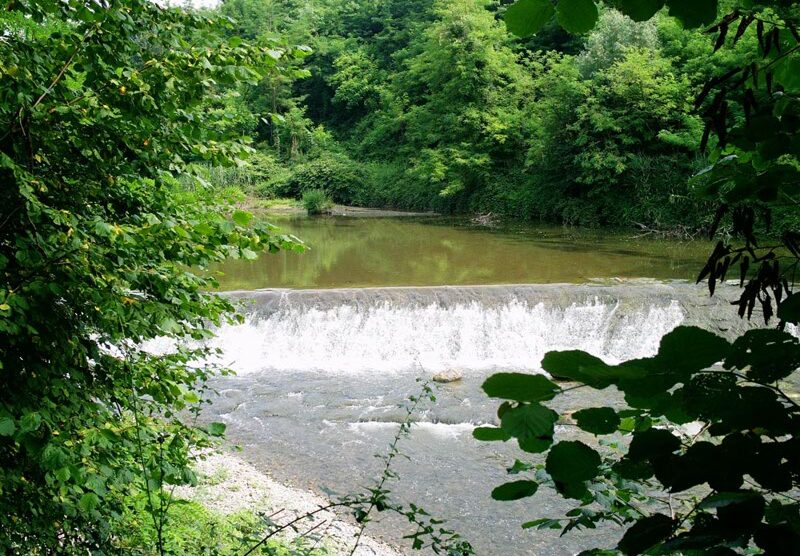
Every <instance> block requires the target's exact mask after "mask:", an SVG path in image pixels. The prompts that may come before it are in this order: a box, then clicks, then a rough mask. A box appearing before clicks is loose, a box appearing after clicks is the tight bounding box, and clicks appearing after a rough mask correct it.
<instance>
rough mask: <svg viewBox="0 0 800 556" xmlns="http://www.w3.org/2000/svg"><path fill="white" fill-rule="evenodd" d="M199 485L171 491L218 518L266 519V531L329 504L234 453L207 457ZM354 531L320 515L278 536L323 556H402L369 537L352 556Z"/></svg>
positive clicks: (326, 512) (329, 514)
mask: <svg viewBox="0 0 800 556" xmlns="http://www.w3.org/2000/svg"><path fill="white" fill-rule="evenodd" d="M195 472H196V473H197V474H198V477H199V479H200V480H199V482H198V485H197V486H194V487H189V486H182V487H178V488H176V489H175V493H174V495H175V497H176V498H177V499H181V500H188V501H191V502H194V503H197V504H200V505H201V506H203V507H204V508H206V509H208V510H209V511H211V512H214V513H216V514H219V515H220V516H233V515H237V514H239V515H241V514H250V515H258V516H267V517H268V518H269V521H270V522H271V523H272V524H274V525H273V526H272V527H270V528H267V527H265V529H264V532H263V534H264V535H266V534H267V533H268V532H269V529H274V528H276V527H280V526H282V525H285V524H287V523H290V522H292V521H294V520H296V519H297V518H300V517H301V516H304V515H307V514H310V513H311V512H315V511H317V510H319V508H321V507H325V506H327V505H329V504H330V502H329V501H328V500H325V499H323V498H322V497H320V496H317V495H316V494H313V493H311V492H308V491H305V490H300V489H297V488H293V487H290V486H286V485H283V484H281V483H278V482H277V481H275V480H273V479H272V478H270V477H269V476H268V475H267V474H265V473H263V472H261V471H260V470H259V469H257V468H256V467H254V466H253V465H250V464H249V463H246V462H244V461H242V460H241V459H239V458H238V457H236V456H235V455H233V454H230V453H226V452H220V453H212V454H208V455H207V456H206V457H205V458H204V459H201V460H199V461H198V462H197V464H196V465H195ZM265 525H266V523H265ZM357 534H358V528H357V527H356V526H355V525H353V524H352V523H349V522H347V521H346V520H345V519H344V518H343V516H340V515H338V514H336V513H334V512H333V511H330V510H324V511H320V512H319V513H317V514H315V515H314V516H313V517H310V518H308V519H304V520H301V521H299V522H298V523H297V524H296V526H295V527H289V528H287V529H286V530H285V531H282V532H281V533H280V534H279V535H276V537H275V538H276V539H277V540H280V541H283V543H285V544H286V545H287V546H292V545H294V544H296V543H297V541H298V539H301V538H302V541H303V542H302V546H303V550H304V551H306V552H305V553H311V552H312V551H313V553H314V554H324V555H326V556H349V555H351V554H353V555H354V556H400V555H401V554H402V552H400V551H398V550H396V549H394V548H392V547H391V546H389V545H387V544H385V543H383V542H381V541H380V540H377V539H374V538H372V537H369V536H363V537H362V538H361V540H360V542H359V546H358V548H357V549H356V551H355V552H352V548H353V545H354V543H355V538H356V535H357Z"/></svg>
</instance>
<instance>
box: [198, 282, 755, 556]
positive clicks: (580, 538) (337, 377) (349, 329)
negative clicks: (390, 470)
mask: <svg viewBox="0 0 800 556" xmlns="http://www.w3.org/2000/svg"><path fill="white" fill-rule="evenodd" d="M725 294H726V291H725V290H724V288H723V291H722V292H720V294H719V297H717V298H715V299H709V298H708V297H707V293H706V292H705V291H704V290H703V289H702V288H699V287H695V286H692V285H689V284H687V283H652V282H631V283H626V284H618V285H538V286H484V287H441V288H440V287H434V288H367V289H331V290H267V291H260V292H237V293H234V294H230V295H232V296H233V297H234V298H235V299H236V301H237V302H238V303H239V305H240V310H241V311H242V312H243V314H244V315H245V322H244V324H242V325H238V326H229V327H224V328H222V329H221V330H219V334H218V337H217V339H216V340H215V341H214V342H215V345H216V346H217V347H219V348H220V349H221V351H222V355H221V361H222V362H224V363H226V364H228V365H230V366H231V367H232V368H233V369H234V370H236V371H237V372H238V376H235V377H225V378H221V379H218V380H216V381H215V386H216V388H217V389H218V391H219V395H218V396H217V398H216V399H215V400H214V403H213V405H212V406H211V407H210V408H209V409H207V410H206V418H207V419H221V420H223V421H225V422H226V423H228V425H229V428H228V433H229V436H230V438H231V440H232V441H233V442H235V443H237V444H241V445H242V447H243V455H244V457H245V458H246V459H248V460H249V461H251V462H253V463H255V464H256V465H258V466H260V467H261V468H262V469H264V470H266V471H269V472H270V473H271V474H272V475H273V476H274V477H275V478H276V479H278V480H281V481H285V482H288V483H291V484H294V485H298V486H302V487H305V488H310V489H313V490H316V491H318V492H330V491H333V492H338V493H341V494H344V493H347V492H352V491H354V490H357V489H359V488H360V487H363V486H365V485H369V484H371V482H372V480H373V478H375V477H376V476H377V474H378V472H379V469H380V461H379V460H377V459H376V458H375V457H373V456H374V454H376V453H384V452H385V451H386V448H387V446H388V444H389V442H390V440H391V438H392V437H393V435H394V434H395V432H396V430H397V427H398V423H399V422H400V421H401V420H402V418H403V411H402V410H401V409H399V408H398V405H400V404H402V402H403V401H404V400H405V399H407V398H408V396H411V395H416V394H418V392H419V383H418V382H417V378H419V377H422V378H429V377H430V376H431V373H433V372H436V371H441V370H445V369H457V370H459V371H460V372H461V373H462V374H463V379H462V380H461V381H459V382H456V383H453V384H448V385H444V386H441V387H440V388H439V391H438V393H437V397H438V400H437V402H436V403H435V404H433V405H430V406H429V407H426V408H425V409H424V410H423V411H421V412H420V413H419V414H418V415H417V419H418V421H419V424H418V426H416V427H414V428H413V429H412V433H411V435H410V437H409V438H408V439H406V440H404V441H403V443H402V445H401V446H402V450H403V452H404V453H405V454H407V455H408V456H409V458H410V459H409V460H406V459H400V460H398V462H397V467H396V470H397V471H398V473H399V474H400V479H399V480H398V481H397V482H396V483H393V485H392V488H393V489H394V490H395V492H397V493H399V494H400V495H401V496H402V497H403V499H405V500H407V501H411V502H414V503H417V504H419V505H421V506H423V507H425V508H427V509H428V510H429V511H431V512H432V513H433V514H435V515H436V516H438V517H442V518H445V519H447V520H448V522H449V523H450V525H451V526H453V527H455V528H456V529H457V530H459V531H460V532H462V534H464V536H466V537H467V538H468V539H469V540H470V541H472V542H473V543H474V545H475V546H476V548H477V551H478V554H490V555H494V554H498V555H499V554H542V555H551V554H552V555H559V554H573V553H575V552H578V551H579V550H581V549H582V548H585V547H588V546H595V545H600V546H605V545H611V544H613V542H614V539H615V537H616V536H617V535H618V534H619V531H617V530H615V529H614V528H605V529H603V530H600V531H589V532H583V533H579V534H570V535H568V536H566V537H563V538H560V537H559V536H558V533H557V532H539V531H523V530H522V529H521V528H520V524H521V523H522V522H524V521H528V520H531V519H536V518H539V517H548V516H550V517H552V516H559V515H563V512H564V511H565V510H566V509H567V507H568V506H567V505H566V504H565V503H564V501H563V500H561V499H560V498H559V497H558V496H554V495H553V494H552V493H549V492H547V490H546V489H542V490H540V492H539V493H538V494H537V496H536V497H535V498H534V499H529V500H526V501H519V502H514V503H499V502H493V501H492V500H491V498H490V492H491V490H492V489H493V488H494V487H495V486H497V485H498V484H500V483H502V482H504V481H505V480H508V479H507V475H506V473H505V468H506V467H507V466H508V465H510V464H512V463H513V461H514V458H524V459H534V460H535V457H533V458H532V457H531V456H530V455H529V454H523V453H522V452H520V451H519V450H518V449H517V448H516V447H515V446H514V445H513V444H510V443H508V444H503V443H479V442H476V441H474V440H473V439H472V436H471V431H472V429H473V428H474V426H475V425H476V424H481V423H495V422H496V417H495V411H496V406H497V403H496V401H492V400H489V399H487V398H486V397H485V396H484V395H483V393H482V392H481V390H480V385H481V383H482V382H483V380H485V378H486V377H487V376H488V375H489V374H491V373H492V372H494V371H496V370H500V369H515V370H523V371H529V372H541V368H540V365H539V363H540V361H541V357H542V355H543V354H544V353H545V352H546V351H549V350H554V349H583V350H587V351H589V352H591V353H593V354H595V355H597V356H599V357H602V358H604V359H606V360H607V361H619V360H624V359H628V358H633V357H642V356H647V355H650V354H652V353H654V352H655V351H656V349H657V347H658V343H659V339H660V338H661V336H662V335H663V334H665V333H666V332H668V331H670V330H672V329H673V328H674V327H675V326H678V325H679V324H682V323H689V324H699V325H702V326H704V327H706V328H709V329H712V330H717V331H727V332H728V333H730V331H729V330H728V329H729V328H730V327H731V326H733V327H737V326H740V325H741V324H740V323H739V322H738V321H736V320H734V319H733V318H731V317H732V311H731V309H730V306H729V305H728V304H727V302H726V301H725V299H724V298H725ZM555 403H556V404H557V406H556V409H559V410H574V409H576V408H578V407H586V406H591V405H599V404H607V403H612V404H613V403H615V395H614V392H613V391H612V390H611V389H608V390H605V391H602V392H590V393H589V394H586V393H584V392H583V391H582V390H578V391H576V392H575V393H571V394H570V395H565V396H561V397H559V399H558V400H557V401H556V402H555ZM559 434H560V435H562V437H564V438H566V437H570V436H573V435H576V434H578V432H577V431H576V430H575V429H574V427H573V428H560V429H559ZM586 440H587V441H591V440H590V439H586ZM371 529H372V531H373V534H375V535H376V536H379V537H383V538H385V539H386V540H388V541H390V542H394V543H395V544H401V545H402V543H403V542H404V541H402V539H401V537H402V535H403V534H408V533H409V530H408V529H404V528H403V527H402V524H401V523H398V522H397V520H393V519H389V520H388V521H386V522H382V523H378V524H374V525H371Z"/></svg>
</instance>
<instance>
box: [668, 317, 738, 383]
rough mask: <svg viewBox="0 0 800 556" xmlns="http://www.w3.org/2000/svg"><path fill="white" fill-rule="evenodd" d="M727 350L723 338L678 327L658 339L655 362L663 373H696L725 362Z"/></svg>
mask: <svg viewBox="0 0 800 556" xmlns="http://www.w3.org/2000/svg"><path fill="white" fill-rule="evenodd" d="M729 349H730V344H729V343H728V341H727V340H726V339H725V338H721V337H720V336H717V335H716V334H713V333H711V332H708V331H707V330H703V329H702V328H698V327H696V326H679V327H677V328H676V329H675V330H673V331H672V332H670V333H669V334H667V335H666V336H664V337H663V338H662V339H661V345H660V346H659V348H658V355H657V356H656V358H655V360H656V361H657V363H659V364H661V365H663V366H664V367H665V370H667V369H670V370H677V371H680V372H682V373H687V372H695V371H700V370H703V369H707V368H708V367H710V366H712V365H713V364H714V363H718V362H720V361H722V360H723V359H725V357H726V356H727V355H728V350H729Z"/></svg>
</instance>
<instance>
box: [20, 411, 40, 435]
mask: <svg viewBox="0 0 800 556" xmlns="http://www.w3.org/2000/svg"><path fill="white" fill-rule="evenodd" d="M41 424H42V416H41V415H39V414H38V413H36V412H33V413H26V414H25V415H23V416H22V419H20V420H19V430H20V432H32V431H35V430H38V428H39V426H40V425H41Z"/></svg>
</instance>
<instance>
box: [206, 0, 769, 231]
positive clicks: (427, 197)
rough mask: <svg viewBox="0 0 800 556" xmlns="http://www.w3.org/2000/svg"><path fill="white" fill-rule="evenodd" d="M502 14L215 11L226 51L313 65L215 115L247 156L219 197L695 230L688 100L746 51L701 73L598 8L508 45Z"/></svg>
mask: <svg viewBox="0 0 800 556" xmlns="http://www.w3.org/2000/svg"><path fill="white" fill-rule="evenodd" d="M507 4H508V3H505V2H490V3H486V5H484V4H482V3H481V2H472V1H470V0H375V1H370V2H338V1H331V0H226V1H225V2H223V3H222V5H221V7H220V11H221V12H222V13H223V14H224V15H226V16H229V17H231V18H233V19H234V20H235V21H236V22H238V23H237V24H236V25H235V26H234V29H233V30H231V33H233V34H236V35H238V36H241V37H242V38H243V39H245V40H259V39H260V40H268V41H275V44H285V45H296V44H298V45H306V46H308V47H309V48H310V51H305V53H306V54H309V55H308V56H307V57H305V59H304V60H302V62H296V63H295V64H294V66H293V69H294V71H293V72H291V73H290V74H289V75H286V74H282V75H280V76H277V77H275V78H268V79H267V80H265V81H263V82H262V83H260V84H259V85H257V86H249V87H247V88H245V89H243V90H241V91H239V93H240V94H239V95H238V96H235V95H231V97H230V98H229V102H230V104H229V105H228V106H226V107H225V108H226V109H227V110H230V111H232V112H233V113H235V115H236V119H235V121H236V122H237V123H238V125H239V126H240V131H241V133H243V134H245V135H250V136H253V137H254V138H255V140H256V141H257V145H258V151H259V152H258V154H257V155H256V156H255V157H254V158H253V159H252V160H251V163H252V168H251V170H250V171H249V172H245V175H238V176H236V177H234V178H233V181H234V182H236V183H243V184H245V185H246V188H248V189H249V190H250V191H251V192H253V193H255V194H256V195H259V196H262V197H265V198H270V197H285V196H290V197H296V196H299V195H300V194H301V193H302V190H304V189H307V188H315V189H316V188H320V187H322V188H324V189H325V190H326V191H327V192H328V193H329V194H330V195H331V196H332V197H333V200H334V201H336V202H339V203H345V204H356V205H363V206H374V207H393V208H401V209H412V210H434V211H438V212H443V213H478V212H494V213H496V214H502V215H506V216H509V217H514V218H520V219H529V220H539V219H541V220H545V221H551V222H555V223H567V224H575V225H591V226H598V225H603V226H621V227H631V226H637V225H641V226H645V227H647V228H650V229H660V230H664V229H673V230H674V229H676V228H680V229H683V230H685V231H691V230H695V229H697V228H699V227H700V226H702V225H704V224H707V223H708V222H707V219H708V215H709V213H710V212H713V209H711V210H710V209H709V206H704V205H703V204H698V203H697V202H696V199H694V198H692V195H691V191H690V189H691V187H692V185H690V184H689V179H690V177H691V176H692V175H693V174H694V173H695V172H697V171H698V170H700V169H702V168H703V167H704V166H705V165H706V164H707V163H706V161H705V160H704V158H703V157H702V156H701V155H700V154H699V150H698V147H699V145H700V142H701V139H702V135H703V122H702V120H701V118H700V115H699V114H698V113H697V111H696V110H695V109H694V106H693V103H694V97H695V95H696V94H697V92H698V91H699V90H700V89H701V88H702V85H703V83H705V82H706V81H708V80H709V79H710V78H711V77H712V76H714V75H718V74H719V73H720V72H724V70H725V69H726V68H728V67H735V66H739V65H742V64H743V63H744V62H745V61H746V60H748V59H749V58H756V57H757V56H758V54H756V53H755V52H753V51H752V44H753V43H752V41H742V42H741V43H739V45H740V46H737V47H734V48H730V49H725V50H724V51H720V52H717V53H715V54H713V55H712V52H713V49H714V45H713V43H712V42H710V41H709V40H708V37H707V36H706V35H705V34H704V33H703V30H702V29H691V30H687V29H684V28H683V26H682V25H681V24H680V22H678V21H676V20H675V19H674V18H671V17H669V16H667V15H666V13H661V14H658V15H657V16H656V17H654V18H653V19H651V20H649V21H645V22H639V23H636V22H633V21H632V20H631V19H629V18H628V17H627V16H625V15H623V14H622V13H620V12H618V11H616V10H614V9H611V8H603V9H602V10H601V14H600V20H599V22H598V24H597V26H596V28H595V29H593V30H592V31H591V32H590V33H588V34H585V35H573V34H569V33H568V32H566V31H564V30H563V29H561V28H560V27H559V26H558V24H557V23H556V22H555V20H553V21H551V22H550V23H549V24H548V26H547V27H546V28H545V29H544V30H543V31H542V32H540V33H538V34H537V35H535V36H533V37H531V38H527V39H519V38H516V37H515V36H514V35H511V34H509V33H508V32H507V31H506V28H505V24H504V23H503V21H502V19H503V15H504V12H505V11H506V9H507ZM748 32H752V31H748ZM739 117H742V116H741V115H739ZM777 220H778V221H779V222H780V221H781V217H780V215H778V217H777Z"/></svg>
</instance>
